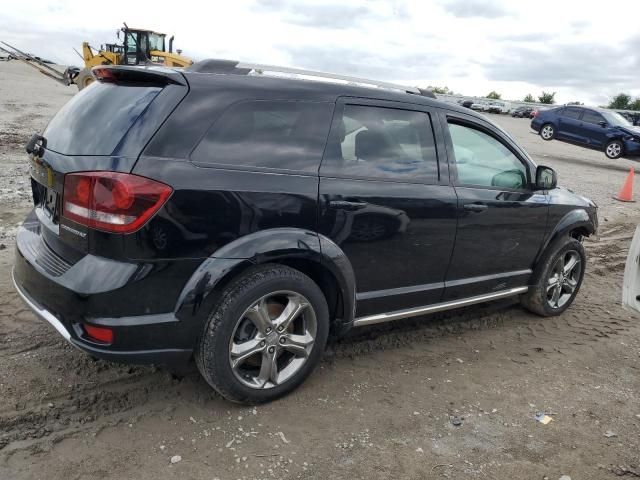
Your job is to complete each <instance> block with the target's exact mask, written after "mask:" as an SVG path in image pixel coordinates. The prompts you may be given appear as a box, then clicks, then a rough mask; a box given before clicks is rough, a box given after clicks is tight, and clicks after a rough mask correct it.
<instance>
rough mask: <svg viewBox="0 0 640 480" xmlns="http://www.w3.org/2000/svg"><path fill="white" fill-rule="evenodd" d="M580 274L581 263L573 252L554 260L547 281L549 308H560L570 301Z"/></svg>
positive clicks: (577, 255)
mask: <svg viewBox="0 0 640 480" xmlns="http://www.w3.org/2000/svg"><path fill="white" fill-rule="evenodd" d="M581 273H582V262H581V260H580V255H579V254H578V252H576V251H575V250H569V251H567V252H565V253H564V254H562V255H561V256H560V257H559V258H558V259H557V260H556V263H555V264H554V266H553V268H552V269H551V273H550V275H549V278H548V279H547V292H546V294H547V304H548V305H549V306H550V307H551V308H554V309H557V308H562V307H563V306H564V305H565V304H566V303H567V302H568V301H569V300H570V299H571V296H572V295H573V293H574V292H575V290H576V288H577V287H578V282H579V281H580V275H581Z"/></svg>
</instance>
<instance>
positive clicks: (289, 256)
mask: <svg viewBox="0 0 640 480" xmlns="http://www.w3.org/2000/svg"><path fill="white" fill-rule="evenodd" d="M274 70H276V69H275V68H274ZM265 72H266V73H268V72H267V69H265V67H264V66H261V67H260V68H259V69H258V67H255V66H254V67H251V66H246V65H240V64H234V63H228V62H226V63H225V62H221V61H205V62H203V63H198V64H195V65H194V66H193V67H191V68H190V69H187V70H183V71H177V70H171V69H164V68H153V67H149V68H137V67H96V68H95V69H94V75H95V76H96V77H97V79H98V82H95V83H94V84H93V85H92V86H90V87H89V88H86V89H84V90H83V91H81V92H80V93H78V94H77V95H76V96H75V97H74V98H73V99H71V101H69V103H67V104H66V105H65V106H64V107H63V108H62V109H61V110H60V112H59V113H58V114H57V115H56V116H55V117H54V118H53V120H51V122H50V123H49V125H48V126H47V128H46V129H45V131H44V132H43V133H42V135H41V136H40V135H34V137H33V138H32V140H31V141H30V142H29V144H28V145H27V151H28V152H29V159H30V165H31V182H32V188H33V199H34V204H35V208H34V209H33V210H32V212H31V213H30V214H29V216H28V217H27V219H26V220H25V222H24V224H23V226H22V227H21V228H20V229H19V231H18V234H17V246H16V260H15V269H14V272H13V276H14V282H15V285H16V288H17V290H18V292H19V293H20V295H21V296H22V297H23V298H24V300H25V301H26V303H27V304H28V305H29V306H30V307H31V308H32V309H33V310H34V312H35V313H36V314H38V315H39V316H40V317H42V318H43V319H44V320H46V321H48V322H49V323H50V324H51V325H53V326H54V327H55V328H56V330H57V331H58V332H59V333H60V334H61V335H62V336H63V337H64V338H66V339H67V340H68V341H69V342H71V343H72V344H73V345H75V346H76V347H78V348H80V349H82V350H84V351H85V352H88V353H89V354H91V355H93V356H95V357H100V358H104V359H108V360H115V361H123V362H143V363H144V362H153V363H162V364H169V365H178V364H180V363H185V362H188V361H189V360H190V359H192V358H195V361H196V363H197V365H198V368H199V370H200V372H201V373H202V375H203V376H204V378H205V379H206V380H207V382H208V383H209V384H210V385H211V386H212V387H213V388H215V389H216V390H217V391H218V392H220V393H221V394H222V395H224V396H225V397H227V398H229V399H231V400H234V401H239V402H263V401H268V400H271V399H274V398H276V397H278V396H281V395H283V394H284V393H286V392H288V391H290V390H292V389H293V388H295V387H296V386H298V385H299V384H300V383H302V381H303V380H304V379H305V378H306V377H307V376H308V375H309V374H310V373H311V371H312V370H313V369H314V367H315V366H316V365H317V364H318V362H319V360H320V358H321V356H322V352H323V350H324V347H325V344H326V342H327V339H328V338H329V337H330V336H340V335H343V334H344V333H345V332H347V331H348V330H349V329H350V328H352V327H359V326H363V325H371V324H375V323H378V322H387V321H391V320H396V319H401V318H406V317H411V316H417V315H423V314H427V313H431V312H437V311H442V310H447V309H453V308H456V307H461V306H466V305H471V304H476V303H480V302H486V301H489V300H495V299H501V298H506V297H519V298H520V299H521V301H522V304H523V305H524V306H525V307H526V308H527V309H529V310H531V311H533V312H535V313H537V314H540V315H544V316H547V315H558V314H560V313H561V312H563V311H564V310H565V309H566V308H567V307H568V306H569V305H570V304H571V303H572V301H573V299H574V297H575V295H576V294H577V292H578V289H579V288H580V284H581V282H582V278H583V275H584V270H585V254H584V249H583V247H582V244H581V240H582V238H583V237H584V236H588V235H590V234H592V233H594V232H595V230H596V228H597V217H596V207H595V205H594V204H593V203H592V202H591V201H589V200H587V199H585V198H584V197H581V196H579V195H576V194H574V193H571V192H570V191H568V190H565V189H561V188H557V187H556V176H555V173H554V171H553V170H552V169H550V168H547V167H542V166H539V167H536V166H535V165H534V163H533V162H532V161H531V159H530V158H529V156H528V155H527V154H526V153H525V152H524V151H523V150H522V149H521V148H520V147H519V146H518V145H516V144H515V143H514V142H513V140H512V139H511V138H510V136H509V135H507V134H506V133H505V132H504V131H502V130H501V129H500V128H499V127H497V126H495V125H494V124H492V123H490V122H489V121H488V120H487V119H486V118H484V117H482V116H480V115H477V114H475V113H473V112H471V111H469V110H468V109H465V108H462V107H458V106H452V105H450V104H448V103H444V102H440V101H437V100H434V99H431V98H428V97H425V96H422V95H420V92H419V91H418V90H417V89H415V90H414V89H410V90H403V89H400V88H399V87H397V86H390V85H388V84H374V85H369V86H365V85H364V84H365V83H367V81H364V80H363V81H361V82H360V83H358V82H356V81H355V80H353V79H348V81H349V83H346V82H344V81H342V82H337V81H335V79H336V78H338V79H339V80H344V79H345V77H331V76H329V78H325V76H326V75H324V76H323V75H320V74H317V73H313V75H311V74H309V75H308V77H309V76H313V77H317V78H316V79H315V80H309V79H306V80H303V79H300V78H294V76H292V75H289V78H286V75H285V74H287V71H285V72H284V74H283V73H282V72H281V73H280V74H278V75H275V76H268V75H267V74H265ZM289 73H290V70H289ZM368 83H369V84H372V83H373V82H370V81H369V82H368Z"/></svg>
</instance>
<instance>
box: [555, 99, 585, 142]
mask: <svg viewBox="0 0 640 480" xmlns="http://www.w3.org/2000/svg"><path fill="white" fill-rule="evenodd" d="M582 110H583V109H582V108H576V107H565V108H562V109H560V111H559V113H558V131H557V132H556V137H557V138H558V139H560V140H569V141H571V142H575V143H587V139H586V137H585V136H584V132H583V131H582V125H581V124H582V122H581V120H580V117H581V116H582Z"/></svg>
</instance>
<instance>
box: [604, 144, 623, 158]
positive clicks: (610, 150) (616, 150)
mask: <svg viewBox="0 0 640 480" xmlns="http://www.w3.org/2000/svg"><path fill="white" fill-rule="evenodd" d="M606 153H607V157H609V158H617V157H619V156H620V154H621V153H622V147H621V146H620V144H619V143H615V142H614V143H610V144H609V145H607V151H606Z"/></svg>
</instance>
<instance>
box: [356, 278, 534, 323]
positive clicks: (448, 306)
mask: <svg viewBox="0 0 640 480" xmlns="http://www.w3.org/2000/svg"><path fill="white" fill-rule="evenodd" d="M527 290H529V287H517V288H511V289H509V290H501V291H499V292H496V293H489V294H486V295H478V296H477V297H469V298H461V299H459V300H451V301H449V302H442V303H436V304H434V305H428V306H422V307H415V308H407V309H405V310H396V311H395V312H388V313H379V314H376V315H369V316H367V317H360V318H356V319H355V320H354V321H353V326H354V327H363V326H365V325H373V324H375V323H383V322H391V321H393V320H400V319H401V318H409V317H417V316H418V315H426V314H428V313H436V312H443V311H445V310H452V309H454V308H460V307H466V306H468V305H475V304H476V303H484V302H489V301H491V300H499V299H501V298H507V297H512V296H514V295H519V294H521V293H525V292H526V291H527Z"/></svg>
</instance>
